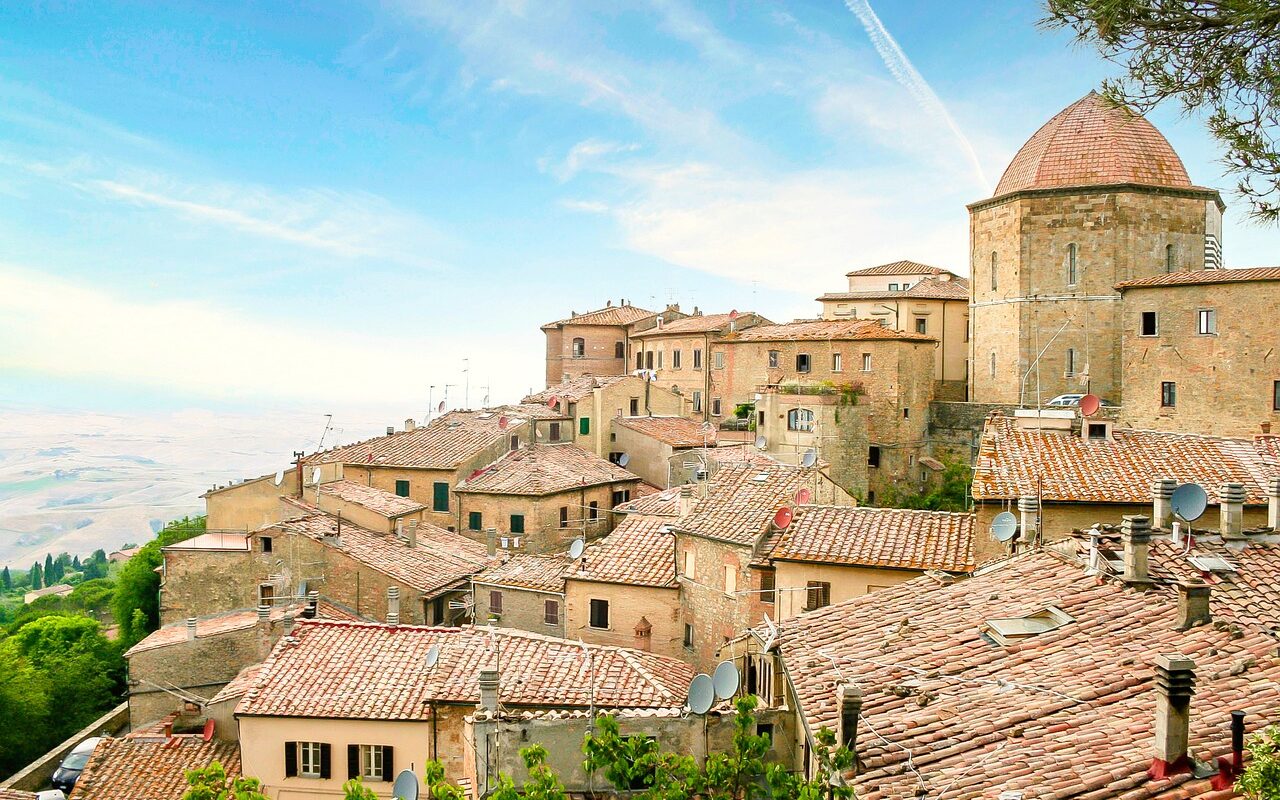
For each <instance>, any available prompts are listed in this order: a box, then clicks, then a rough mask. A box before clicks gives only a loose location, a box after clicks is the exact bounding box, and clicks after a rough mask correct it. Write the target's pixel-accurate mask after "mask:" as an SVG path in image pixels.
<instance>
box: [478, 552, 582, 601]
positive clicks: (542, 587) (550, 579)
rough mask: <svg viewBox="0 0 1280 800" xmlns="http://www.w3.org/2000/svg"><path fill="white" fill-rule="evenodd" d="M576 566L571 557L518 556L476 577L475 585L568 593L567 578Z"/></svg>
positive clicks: (513, 556)
mask: <svg viewBox="0 0 1280 800" xmlns="http://www.w3.org/2000/svg"><path fill="white" fill-rule="evenodd" d="M571 566H573V561H572V560H570V559H569V557H568V556H567V555H553V556H548V555H531V554H528V553H514V554H512V555H511V556H510V557H508V558H507V560H506V562H504V563H502V564H498V565H496V566H493V567H490V568H489V569H487V570H485V571H484V572H481V573H480V574H479V575H476V576H475V577H474V578H473V579H472V582H473V583H483V584H489V585H494V586H511V587H514V588H517V589H532V590H534V591H540V592H557V593H562V592H564V574H565V572H567V571H568V570H569V568H570V567H571Z"/></svg>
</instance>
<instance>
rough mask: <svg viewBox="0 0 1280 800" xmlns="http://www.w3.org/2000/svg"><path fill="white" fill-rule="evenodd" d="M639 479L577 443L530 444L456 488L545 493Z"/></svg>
mask: <svg viewBox="0 0 1280 800" xmlns="http://www.w3.org/2000/svg"><path fill="white" fill-rule="evenodd" d="M638 480H640V478H639V476H637V475H633V474H632V473H630V472H627V471H626V470H625V469H623V468H622V467H619V466H618V465H616V464H613V463H610V461H609V460H608V459H604V458H601V457H600V456H598V455H596V454H595V453H591V452H588V451H586V450H583V449H582V448H581V447H577V446H576V445H572V444H569V443H565V444H532V445H528V446H525V447H521V448H520V449H519V450H510V451H508V452H507V453H505V454H503V456H502V458H499V459H498V460H497V461H495V462H493V463H492V464H490V465H489V466H487V467H485V468H483V469H482V470H478V471H477V474H475V475H472V476H471V477H469V478H467V479H466V480H465V481H462V482H461V483H459V484H458V486H457V489H456V491H458V492H481V493H484V494H521V495H546V494H555V493H556V492H567V491H570V490H572V489H578V488H580V487H583V486H598V485H600V484H604V483H618V482H623V481H638Z"/></svg>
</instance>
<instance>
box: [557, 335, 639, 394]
mask: <svg viewBox="0 0 1280 800" xmlns="http://www.w3.org/2000/svg"><path fill="white" fill-rule="evenodd" d="M545 333H546V334H547V385H548V386H554V385H555V384H557V383H560V382H562V381H564V380H568V379H572V378H578V377H581V376H583V375H625V374H627V372H628V370H627V359H626V355H627V352H626V342H627V329H626V327H625V326H622V325H618V326H613V325H573V324H567V325H564V326H562V327H561V328H559V329H553V330H548V331H545ZM575 339H582V342H583V354H582V356H581V357H575V356H574V354H573V343H574V340H575ZM619 342H621V343H622V346H623V358H617V357H616V356H615V353H616V352H617V351H616V347H617V345H618V343H619Z"/></svg>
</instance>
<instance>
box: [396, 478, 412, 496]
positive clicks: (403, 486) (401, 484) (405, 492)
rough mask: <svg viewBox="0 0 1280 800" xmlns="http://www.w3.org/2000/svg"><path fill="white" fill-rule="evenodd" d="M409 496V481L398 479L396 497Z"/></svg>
mask: <svg viewBox="0 0 1280 800" xmlns="http://www.w3.org/2000/svg"><path fill="white" fill-rule="evenodd" d="M408 496H409V482H408V481H396V497H408Z"/></svg>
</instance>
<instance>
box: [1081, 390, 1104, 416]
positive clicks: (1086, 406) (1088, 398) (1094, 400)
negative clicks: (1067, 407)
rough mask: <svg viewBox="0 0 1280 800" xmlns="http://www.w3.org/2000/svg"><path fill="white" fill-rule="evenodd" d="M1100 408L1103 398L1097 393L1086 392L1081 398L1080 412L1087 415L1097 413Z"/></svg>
mask: <svg viewBox="0 0 1280 800" xmlns="http://www.w3.org/2000/svg"><path fill="white" fill-rule="evenodd" d="M1100 408H1102V399H1101V398H1100V397H1098V396H1097V395H1096V394H1086V395H1085V396H1084V397H1081V398H1080V413H1081V414H1084V415H1085V416H1086V417H1092V416H1093V415H1094V414H1097V413H1098V409H1100Z"/></svg>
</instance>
